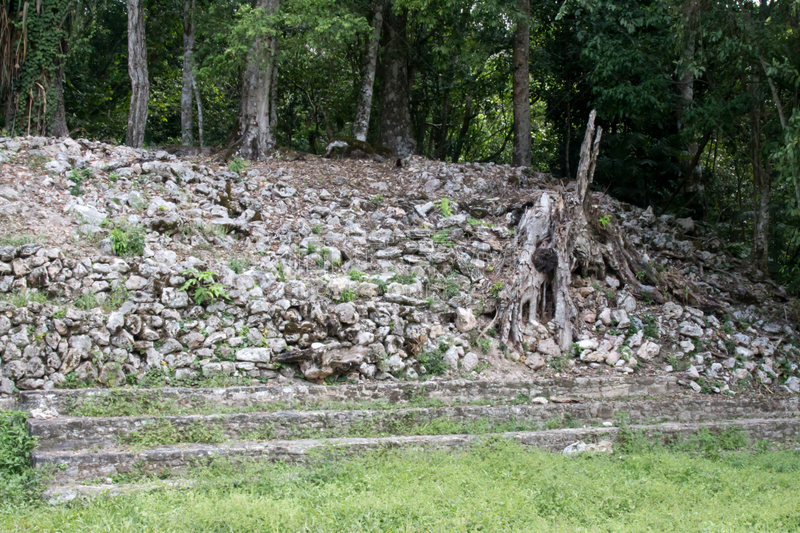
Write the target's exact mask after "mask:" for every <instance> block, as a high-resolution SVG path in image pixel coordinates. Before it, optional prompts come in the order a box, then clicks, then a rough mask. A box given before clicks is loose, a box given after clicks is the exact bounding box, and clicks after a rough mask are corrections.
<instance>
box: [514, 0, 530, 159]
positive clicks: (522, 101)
mask: <svg viewBox="0 0 800 533" xmlns="http://www.w3.org/2000/svg"><path fill="white" fill-rule="evenodd" d="M517 7H518V8H519V19H518V20H517V27H516V30H515V31H514V51H513V55H512V59H511V61H512V68H513V81H512V85H513V93H514V95H513V100H514V101H513V108H514V153H513V155H512V165H514V166H515V167H529V166H531V91H530V74H529V66H528V55H529V49H530V16H531V3H530V0H517Z"/></svg>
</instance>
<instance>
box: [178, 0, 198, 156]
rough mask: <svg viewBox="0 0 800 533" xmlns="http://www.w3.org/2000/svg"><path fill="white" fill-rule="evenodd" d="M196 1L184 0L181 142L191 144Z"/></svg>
mask: <svg viewBox="0 0 800 533" xmlns="http://www.w3.org/2000/svg"><path fill="white" fill-rule="evenodd" d="M194 2H195V0H183V87H182V88H181V144H183V145H184V146H191V145H192V144H194V140H193V139H192V93H193V92H194V91H193V81H194V61H193V54H194Z"/></svg>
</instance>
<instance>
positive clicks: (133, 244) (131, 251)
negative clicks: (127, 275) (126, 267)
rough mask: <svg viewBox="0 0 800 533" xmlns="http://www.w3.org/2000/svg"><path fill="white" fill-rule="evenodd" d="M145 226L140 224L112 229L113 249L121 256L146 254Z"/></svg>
mask: <svg viewBox="0 0 800 533" xmlns="http://www.w3.org/2000/svg"><path fill="white" fill-rule="evenodd" d="M144 237H145V231H144V228H143V227H141V226H139V225H132V226H125V227H124V228H118V227H117V228H114V229H113V230H111V236H110V239H111V249H112V250H113V251H114V253H115V254H116V255H118V256H120V257H139V256H142V255H143V254H144Z"/></svg>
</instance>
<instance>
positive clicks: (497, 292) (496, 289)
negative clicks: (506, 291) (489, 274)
mask: <svg viewBox="0 0 800 533" xmlns="http://www.w3.org/2000/svg"><path fill="white" fill-rule="evenodd" d="M502 290H503V284H502V283H500V282H499V281H498V282H496V283H495V284H494V285H492V288H491V289H489V293H490V294H491V295H492V298H497V297H498V296H500V292H501V291H502Z"/></svg>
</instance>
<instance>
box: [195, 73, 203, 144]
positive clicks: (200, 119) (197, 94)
mask: <svg viewBox="0 0 800 533" xmlns="http://www.w3.org/2000/svg"><path fill="white" fill-rule="evenodd" d="M192 90H193V91H194V101H195V103H196V104H197V137H198V139H197V140H198V142H199V143H200V148H202V147H203V146H204V144H203V104H202V100H200V90H199V89H198V88H197V77H196V76H195V75H194V72H193V73H192Z"/></svg>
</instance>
